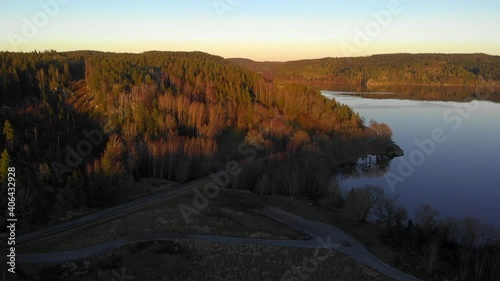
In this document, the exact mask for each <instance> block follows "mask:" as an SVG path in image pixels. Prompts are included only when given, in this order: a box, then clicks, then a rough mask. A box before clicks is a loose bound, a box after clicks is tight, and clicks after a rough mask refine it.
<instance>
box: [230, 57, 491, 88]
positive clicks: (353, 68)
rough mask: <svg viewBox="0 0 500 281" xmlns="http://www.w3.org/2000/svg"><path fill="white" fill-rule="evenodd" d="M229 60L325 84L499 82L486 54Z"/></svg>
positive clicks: (269, 74)
mask: <svg viewBox="0 0 500 281" xmlns="http://www.w3.org/2000/svg"><path fill="white" fill-rule="evenodd" d="M229 60H230V61H232V62H234V63H236V64H238V65H241V66H245V67H248V68H250V69H253V70H255V71H257V72H260V73H262V74H264V75H265V76H267V77H270V78H273V79H276V78H278V79H280V80H283V81H293V82H301V83H308V84H310V85H314V84H316V85H320V84H323V85H326V84H328V83H330V84H331V83H348V84H356V85H360V86H363V87H366V88H370V87H373V86H376V85H429V86H444V85H450V86H476V85H477V84H480V83H484V81H494V85H496V86H497V87H498V86H500V57H499V56H490V55H486V54H388V55H373V56H368V57H354V58H323V59H315V60H300V61H290V62H254V61H251V60H247V59H229Z"/></svg>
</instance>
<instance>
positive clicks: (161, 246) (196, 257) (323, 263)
mask: <svg viewBox="0 0 500 281" xmlns="http://www.w3.org/2000/svg"><path fill="white" fill-rule="evenodd" d="M320 256H325V257H326V258H325V259H322V260H319V259H317V258H316V256H315V250H311V249H289V248H282V247H268V246H254V245H238V244H232V245H229V244H218V243H212V242H198V241H197V242H194V243H193V242H192V241H188V240H183V241H172V242H158V243H154V242H152V243H142V244H138V245H135V246H127V247H123V248H120V249H117V250H115V251H113V252H109V253H108V254H107V255H103V256H101V257H96V258H93V259H89V260H86V261H80V262H77V263H66V264H59V265H50V266H43V267H42V266H35V267H31V268H30V270H29V271H25V273H26V275H27V276H28V277H27V278H29V277H31V276H35V274H36V275H37V276H39V278H40V280H51V281H59V280H64V281H72V280H74V281H76V280H79V281H80V280H81V281H87V280H88V281H91V280H92V281H94V280H103V281H104V280H106V281H108V280H110V279H111V274H112V273H113V272H116V273H120V274H121V272H122V270H123V271H124V272H125V273H126V275H128V276H135V277H136V278H135V280H141V281H162V280H168V281H173V280H193V281H194V280H214V281H224V280H242V281H245V280H251V281H258V280H265V281H268V280H318V281H322V280H325V281H326V280H328V281H334V280H339V281H340V280H342V281H358V280H391V279H388V278H386V277H384V276H382V275H380V274H379V273H377V272H375V271H373V270H371V269H369V268H367V267H365V266H362V265H359V264H357V263H356V262H355V261H354V260H352V259H351V258H349V257H347V256H345V255H343V254H341V253H338V252H336V251H334V250H323V252H321V253H320ZM19 280H23V279H19ZM25 280H32V279H25Z"/></svg>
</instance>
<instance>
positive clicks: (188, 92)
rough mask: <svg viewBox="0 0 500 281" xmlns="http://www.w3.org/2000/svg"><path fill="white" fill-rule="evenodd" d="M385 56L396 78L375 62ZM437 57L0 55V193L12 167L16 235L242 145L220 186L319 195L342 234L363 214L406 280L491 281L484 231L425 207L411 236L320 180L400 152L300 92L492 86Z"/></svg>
mask: <svg viewBox="0 0 500 281" xmlns="http://www.w3.org/2000/svg"><path fill="white" fill-rule="evenodd" d="M394 58H398V59H399V61H395V62H394V64H397V65H398V66H397V67H394V68H393V67H392V66H390V65H391V63H389V62H388V63H387V65H389V66H387V65H384V63H383V61H385V60H387V61H391V60H393V59H394ZM444 58H445V59H447V60H448V62H447V63H445V64H443V63H441V62H440V61H439V60H442V59H443V58H441V57H439V59H438V58H437V57H436V58H433V56H431V55H429V56H428V57H426V60H423V62H422V60H421V58H420V57H418V56H417V57H415V58H411V56H405V55H401V56H379V57H374V58H359V59H355V60H356V62H355V63H356V64H359V67H358V68H352V67H346V64H347V65H351V64H352V63H353V62H348V61H346V60H344V59H324V60H317V61H303V62H291V63H284V64H271V63H262V64H259V63H252V64H255V65H254V66H251V67H250V69H249V68H247V67H248V65H246V66H241V64H242V61H241V60H236V61H235V60H226V59H223V58H221V57H217V56H213V55H209V54H205V53H200V52H190V53H187V52H147V53H142V54H119V53H103V52H94V51H78V52H63V53H61V52H56V51H44V52H30V53H10V52H0V104H1V110H0V120H1V122H0V132H1V138H0V151H1V152H2V153H1V157H0V182H1V184H2V185H1V187H2V190H4V189H5V188H6V182H5V179H6V176H7V175H6V171H7V167H9V166H15V167H16V174H17V179H16V180H17V182H16V187H17V190H16V192H17V194H16V196H17V202H16V203H17V208H16V211H17V213H18V214H17V217H18V218H19V220H21V221H22V225H23V226H24V229H22V231H29V230H30V229H29V228H32V229H34V228H37V227H40V226H42V225H46V224H50V223H54V222H57V221H60V220H62V219H64V218H67V217H66V214H68V213H71V212H76V213H78V212H80V213H82V212H83V213H85V212H88V211H91V210H95V209H96V208H106V207H109V206H111V205H113V204H116V203H117V200H118V199H117V195H118V194H120V193H123V192H127V187H128V186H131V185H132V183H134V182H137V181H138V180H139V179H140V178H161V179H166V180H170V181H175V182H187V181H189V180H192V179H196V178H200V177H202V176H205V175H209V174H212V173H216V172H218V171H221V169H223V168H224V167H225V165H226V163H228V162H229V161H231V160H242V159H246V157H247V156H248V155H242V154H241V153H240V152H241V150H240V149H238V147H240V146H241V145H242V144H244V145H246V146H248V147H252V148H254V150H252V151H254V152H255V155H253V156H254V158H257V157H258V158H259V159H260V161H254V162H252V163H246V165H244V169H242V172H241V173H240V174H237V175H234V176H231V179H230V185H229V186H228V187H229V188H234V189H242V190H249V191H252V192H255V193H258V194H262V195H290V196H297V195H303V196H308V197H311V198H320V199H319V200H320V202H322V203H321V204H323V205H324V206H325V207H327V208H333V209H337V210H341V212H342V213H343V214H344V215H345V219H346V220H347V221H348V222H349V225H353V223H354V225H355V226H356V227H359V225H358V224H359V223H361V224H364V223H366V219H367V216H368V215H369V214H371V215H374V216H375V217H376V218H377V219H378V222H379V223H380V224H381V225H382V226H383V233H382V234H381V236H380V239H381V241H382V242H383V243H385V244H387V245H389V246H390V247H391V248H392V249H393V251H394V252H395V253H398V254H399V255H400V256H399V258H395V259H394V260H391V261H389V262H390V263H391V264H393V265H394V266H397V267H399V268H404V269H405V270H408V271H410V272H415V273H416V274H417V275H421V276H425V277H426V278H427V277H429V278H430V276H446V277H450V278H454V277H457V278H458V280H498V278H499V276H500V272H499V271H498V268H500V266H499V262H500V254H499V252H500V251H498V241H497V240H498V239H497V238H498V236H495V235H496V234H495V231H494V230H492V229H491V228H490V227H489V226H486V225H483V224H481V223H480V222H479V221H478V220H476V219H473V218H466V219H464V220H457V219H454V218H445V219H444V220H437V219H436V217H437V216H438V214H437V213H436V212H435V211H434V210H432V208H431V207H430V206H423V207H422V208H421V209H420V210H419V211H418V213H417V214H416V215H415V225H414V224H413V222H412V221H411V220H409V221H408V214H407V212H406V210H405V209H404V208H403V207H401V206H399V205H398V204H397V197H392V196H391V195H388V194H385V193H384V192H383V191H382V190H381V189H380V188H376V187H365V188H363V187H362V188H358V189H353V190H352V191H351V192H348V193H347V194H346V193H344V192H342V191H341V190H340V189H339V187H338V186H337V185H336V184H335V183H334V182H333V183H332V181H331V178H332V176H334V175H341V174H353V173H359V172H362V173H365V174H377V173H379V174H380V173H381V174H383V173H384V172H385V171H386V170H387V168H388V166H389V162H390V161H391V159H392V158H393V157H395V156H398V155H400V153H402V152H399V151H398V149H397V148H398V147H397V146H396V145H395V144H394V143H393V142H392V140H391V136H392V131H391V129H390V128H389V127H388V126H387V125H386V124H383V123H378V122H376V121H374V120H371V121H369V122H367V121H365V120H363V118H361V117H360V116H359V115H358V114H357V113H355V112H353V111H352V110H351V109H350V108H349V107H348V106H346V105H341V104H339V103H337V102H336V101H335V100H329V99H326V98H325V97H323V96H321V93H320V91H319V90H318V89H316V88H315V87H313V86H314V85H313V84H314V83H309V82H308V83H303V81H302V80H303V79H312V80H315V79H318V81H319V80H320V81H323V82H324V80H323V79H326V80H328V81H330V80H329V79H331V81H342V82H353V81H358V82H361V81H362V80H363V79H364V80H366V81H368V80H370V79H373V80H377V81H379V80H380V78H379V77H382V76H376V75H383V74H382V73H383V72H384V71H385V70H384V69H386V70H387V69H391V71H394V72H391V73H392V74H390V75H388V74H387V75H386V77H388V78H387V79H389V80H390V81H393V80H392V79H393V78H390V77H399V78H401V77H405V76H404V75H402V76H401V73H403V72H406V71H408V68H412V67H413V66H414V65H415V64H418V65H420V66H421V67H422V69H427V68H428V69H430V68H432V66H434V67H435V66H436V65H440V67H437V68H435V76H432V77H431V78H429V77H428V78H425V79H428V80H425V79H424V78H423V77H421V76H418V75H420V74H419V73H423V72H425V71H423V70H422V69H419V68H415V71H414V76H411V77H413V78H411V79H416V80H411V79H410V78H409V79H410V80H405V83H407V82H408V83H410V82H411V81H413V82H411V83H422V81H430V82H428V83H429V84H432V85H434V83H437V84H439V83H459V84H467V85H472V84H474V83H476V82H477V81H479V80H480V79H485V78H484V77H493V78H492V79H490V80H491V81H493V82H492V83H496V82H495V81H498V80H500V78H499V74H498V66H497V65H498V62H496V60H497V58H496V57H489V56H484V55H470V56H464V57H463V56H449V57H447V56H445V57H444ZM405 60H409V61H408V63H407V64H405V63H403V64H401V61H405ZM432 60H435V62H434V63H431V62H430V61H432ZM425 61H429V62H428V65H427V66H426V62H425ZM235 62H236V63H235ZM246 62H248V61H246ZM375 62H377V63H375ZM495 62H496V64H497V65H495ZM243 64H247V63H243ZM318 65H319V67H318ZM377 65H378V66H377ZM451 65H454V67H455V68H450V67H451ZM472 66H474V67H475V68H477V69H475V68H473V69H471V70H472V72H471V71H468V70H466V69H468V68H470V67H472ZM262 67H265V68H266V69H263V68H262ZM336 69H341V70H342V69H343V70H342V71H340V70H339V71H337V70H336ZM452 69H453V70H452ZM474 69H475V70H474ZM274 71H276V72H274ZM446 71H449V73H448V72H446ZM270 73H271V74H272V75H270ZM444 73H447V74H446V75H445V74H444ZM384 75H385V74H384ZM292 76H293V77H294V78H293V79H290V77H292ZM409 77H410V76H409ZM415 77H419V78H415ZM399 78H398V79H399ZM419 79H424V80H419ZM285 80H289V81H287V83H283V81H285ZM380 81H381V80H380ZM395 81H399V82H402V81H401V80H395ZM347 84H348V83H347ZM347 84H346V85H347ZM358 86H359V85H356V84H351V85H347V86H346V87H358ZM367 155H370V157H369V158H367V157H366V156H367ZM359 159H366V161H365V163H364V164H363V163H360V162H359ZM370 159H371V160H370ZM374 159H375V160H374ZM5 194H6V192H2V193H1V195H0V196H2V197H1V198H0V202H1V205H2V206H0V216H2V217H4V216H5V215H6V214H5V210H7V208H6V202H7V201H6V198H5V196H6V195H5ZM2 223H4V222H2ZM495 239H497V240H495ZM408 257H411V258H408ZM408 264H409V268H408ZM416 264H419V265H421V266H419V267H414V265H416ZM456 269H459V271H457V270H456ZM478 278H479V279H478Z"/></svg>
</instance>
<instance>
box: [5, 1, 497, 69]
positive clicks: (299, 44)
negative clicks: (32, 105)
mask: <svg viewBox="0 0 500 281" xmlns="http://www.w3.org/2000/svg"><path fill="white" fill-rule="evenodd" d="M499 27H500V1H498V0H463V1H461V0H453V1H452V0H433V1H429V0H421V1H417V0H358V1H354V0H353V1H345V0H343V1H337V0H308V1H295V0H273V1H264V0H166V1H159V0H158V1H157V0H155V1H147V0H142V1H140V0H36V1H31V0H0V50H1V51H25V52H27V51H33V50H38V51H42V50H57V51H70V50H99V51H111V52H133V53H140V52H145V51H150V50H160V51H202V52H207V53H211V54H214V55H219V56H222V57H226V58H230V57H244V58H250V59H253V60H258V61H265V60H267V61H286V60H298V59H309V58H322V57H346V56H366V55H372V54H381V53H487V54H491V55H500V32H499V30H498V29H499Z"/></svg>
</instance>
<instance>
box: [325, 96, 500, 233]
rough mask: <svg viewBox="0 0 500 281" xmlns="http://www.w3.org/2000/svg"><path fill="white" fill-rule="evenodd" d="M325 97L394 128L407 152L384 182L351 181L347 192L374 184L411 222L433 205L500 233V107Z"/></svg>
mask: <svg viewBox="0 0 500 281" xmlns="http://www.w3.org/2000/svg"><path fill="white" fill-rule="evenodd" d="M323 95H324V96H326V97H329V98H335V99H336V100H337V101H338V102H340V103H343V104H347V105H349V106H350V107H352V108H353V109H354V111H356V112H358V113H359V114H360V115H361V116H363V117H364V118H365V120H366V123H367V124H368V122H369V121H370V120H372V119H374V120H376V121H377V122H379V123H382V122H383V123H386V124H388V125H389V126H390V127H391V129H392V131H393V137H392V138H393V140H394V141H395V142H396V143H397V144H398V145H399V146H400V147H401V148H402V149H403V150H404V151H405V156H403V157H399V158H396V159H394V160H392V162H391V165H390V168H389V171H388V172H387V173H386V174H385V175H384V176H379V177H372V178H369V177H362V178H356V179H354V178H349V179H345V180H343V181H342V182H341V186H342V187H343V188H346V189H350V188H351V187H358V186H364V185H366V184H371V185H378V186H381V187H384V188H386V190H387V192H391V190H393V191H394V192H396V193H397V194H399V195H400V197H399V203H400V204H402V205H403V206H405V207H406V208H407V209H408V213H409V215H410V216H411V217H412V216H413V215H414V214H415V210H416V209H417V208H418V207H419V206H421V205H422V204H430V205H431V206H432V207H433V208H434V209H436V210H438V211H439V212H440V217H439V218H444V217H446V216H454V217H457V218H463V217H465V216H474V217H477V218H479V219H481V220H482V221H483V222H485V223H489V224H493V225H496V226H497V227H500V104H496V103H492V102H484V101H473V102H464V103H459V102H435V101H411V100H396V99H390V100H387V99H385V100H381V99H372V98H361V97H356V96H352V95H350V94H348V93H342V92H330V91H323ZM374 95H376V93H374ZM433 136H434V139H433ZM433 147H435V148H433Z"/></svg>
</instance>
